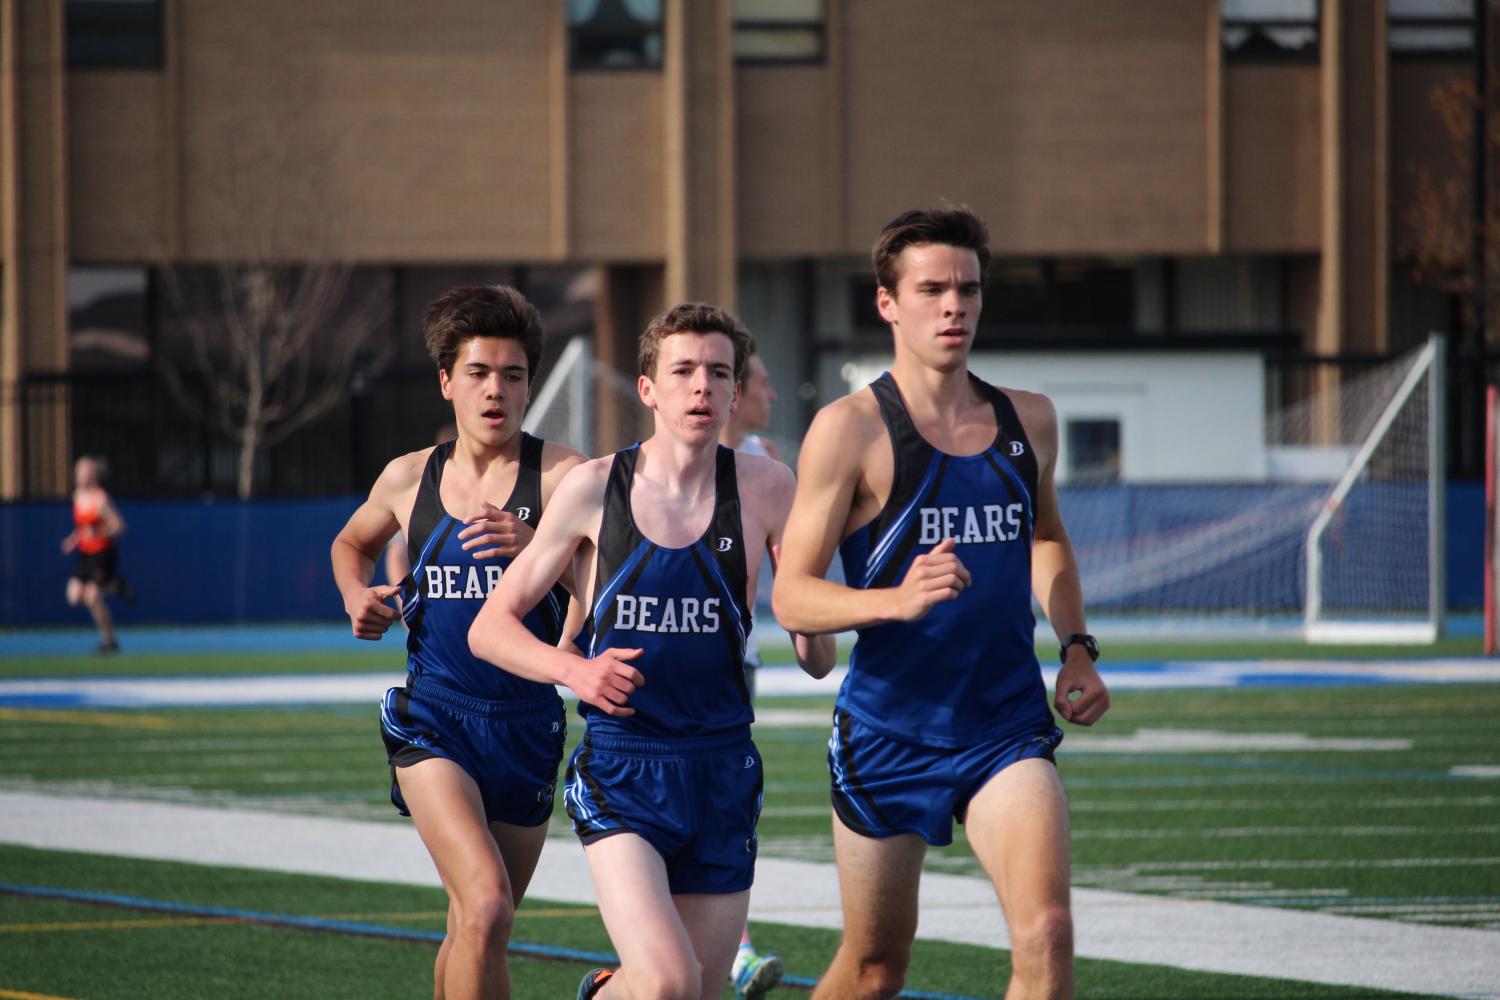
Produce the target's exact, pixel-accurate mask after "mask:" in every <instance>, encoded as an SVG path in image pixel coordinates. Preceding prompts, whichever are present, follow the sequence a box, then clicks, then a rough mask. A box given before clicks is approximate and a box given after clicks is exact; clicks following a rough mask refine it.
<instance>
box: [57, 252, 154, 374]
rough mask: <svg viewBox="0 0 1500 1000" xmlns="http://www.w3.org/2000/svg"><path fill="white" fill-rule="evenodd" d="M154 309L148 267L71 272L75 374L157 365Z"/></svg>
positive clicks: (70, 328) (70, 340)
mask: <svg viewBox="0 0 1500 1000" xmlns="http://www.w3.org/2000/svg"><path fill="white" fill-rule="evenodd" d="M151 304H152V299H151V282H150V277H149V273H148V272H147V270H146V269H145V268H144V267H83V266H77V267H73V268H72V269H71V270H69V272H68V356H69V366H70V367H71V368H72V369H73V370H74V371H101V370H120V369H127V368H142V367H144V366H145V365H146V364H147V363H148V362H149V361H150V360H151Z"/></svg>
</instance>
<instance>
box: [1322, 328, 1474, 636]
mask: <svg viewBox="0 0 1500 1000" xmlns="http://www.w3.org/2000/svg"><path fill="white" fill-rule="evenodd" d="M1445 361H1446V354H1445V344H1444V340H1443V338H1442V337H1441V336H1438V335H1433V336H1431V337H1429V338H1428V341H1427V343H1426V344H1425V345H1424V346H1423V347H1422V348H1421V349H1420V350H1419V351H1418V352H1417V353H1416V355H1415V357H1414V358H1412V359H1411V361H1410V363H1409V366H1408V367H1407V369H1406V371H1405V373H1404V375H1403V376H1402V378H1401V380H1400V382H1399V383H1398V384H1397V386H1396V388H1395V391H1394V392H1392V393H1391V396H1390V398H1389V400H1388V401H1387V402H1386V404H1385V406H1384V408H1383V409H1382V410H1381V412H1380V414H1379V416H1378V417H1377V418H1376V420H1375V422H1374V424H1373V426H1372V427H1371V428H1370V430H1369V432H1368V433H1367V434H1366V435H1365V437H1364V440H1363V441H1361V442H1360V444H1359V447H1358V449H1357V450H1356V451H1355V452H1354V455H1353V457H1352V458H1351V459H1350V461H1349V464H1348V466H1347V467H1346V468H1345V469H1344V471H1343V474H1342V475H1341V476H1340V477H1339V479H1338V481H1337V482H1336V483H1335V484H1334V486H1333V489H1332V490H1331V491H1330V492H1329V493H1328V496H1327V498H1326V499H1325V500H1324V501H1323V504H1322V506H1321V509H1320V510H1319V511H1318V514H1317V516H1316V517H1315V518H1314V519H1313V522H1312V524H1311V525H1310V526H1309V528H1308V531H1307V536H1306V542H1305V550H1306V557H1305V565H1306V589H1305V593H1306V597H1305V602H1304V614H1303V634H1304V636H1305V638H1306V639H1307V641H1308V642H1313V643H1350V642H1370V643H1431V642H1435V641H1436V640H1437V639H1438V638H1440V637H1441V636H1442V634H1443V619H1444V616H1445V613H1446V605H1447V593H1446V582H1445V576H1446V565H1445V558H1444V539H1445V537H1446V528H1445V524H1444V508H1445V503H1446V498H1445V491H1444V479H1443V456H1444V440H1445V437H1444V423H1443V420H1444V411H1445V406H1444V403H1445V399H1444V372H1445V370H1446V363H1445ZM1423 494H1425V495H1423ZM1341 522H1342V523H1343V524H1344V525H1345V526H1348V525H1350V524H1358V525H1359V526H1360V527H1359V529H1358V530H1349V531H1348V532H1347V534H1348V535H1349V536H1350V537H1348V538H1347V539H1344V540H1343V541H1344V542H1345V544H1344V545H1343V546H1342V547H1341V550H1340V551H1339V553H1338V554H1337V555H1336V556H1331V555H1330V551H1329V550H1330V546H1331V543H1330V535H1331V529H1332V528H1333V526H1334V525H1336V524H1340V523H1341ZM1417 525H1424V526H1425V532H1423V534H1424V535H1425V542H1426V544H1425V552H1422V553H1419V552H1417V551H1415V550H1412V549H1411V547H1410V545H1409V540H1408V551H1407V552H1405V553H1404V554H1401V555H1395V558H1394V560H1392V559H1391V557H1392V556H1393V555H1394V552H1395V541H1394V540H1395V539H1396V538H1398V537H1400V536H1401V535H1403V534H1406V533H1409V532H1410V531H1411V529H1412V528H1414V527H1416V526H1417ZM1382 556H1384V557H1385V562H1384V563H1383V564H1382V565H1381V566H1380V568H1379V569H1380V570H1381V571H1383V574H1382V572H1379V571H1377V572H1372V569H1373V568H1374V567H1375V564H1376V563H1377V562H1380V561H1381V560H1382ZM1397 574H1399V580H1400V585H1396V586H1389V585H1388V586H1385V587H1380V586H1370V585H1367V583H1370V582H1371V581H1370V580H1369V579H1367V578H1375V577H1379V576H1381V575H1384V576H1385V577H1386V579H1387V580H1388V581H1390V580H1392V579H1394V578H1396V575H1397ZM1417 578H1421V579H1420V580H1418V579H1417ZM1417 582H1424V583H1425V587H1419V586H1413V585H1412V584H1413V583H1417ZM1422 591H1425V594H1423V593H1422ZM1423 597H1425V600H1422V598H1423Z"/></svg>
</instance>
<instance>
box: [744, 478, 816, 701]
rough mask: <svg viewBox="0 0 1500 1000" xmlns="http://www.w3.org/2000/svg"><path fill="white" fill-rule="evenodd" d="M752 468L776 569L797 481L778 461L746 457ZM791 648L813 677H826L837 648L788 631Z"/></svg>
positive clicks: (755, 495) (755, 493)
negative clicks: (790, 638)
mask: <svg viewBox="0 0 1500 1000" xmlns="http://www.w3.org/2000/svg"><path fill="white" fill-rule="evenodd" d="M747 458H748V459H753V461H752V462H749V463H748V464H750V465H751V466H752V468H753V469H754V472H755V476H754V478H753V480H752V482H750V483H749V485H750V487H751V491H750V498H751V502H753V503H756V504H757V505H758V506H760V507H761V508H762V509H761V510H760V511H759V513H760V514H761V517H762V519H763V523H764V524H765V526H766V551H767V552H769V553H770V555H771V572H772V574H773V575H774V574H775V573H776V572H777V566H778V565H779V564H780V562H781V544H782V533H783V532H784V531H785V530H786V519H787V514H789V513H790V512H791V507H792V498H793V496H794V495H795V494H796V490H797V480H796V478H795V477H794V476H793V475H792V470H791V469H790V468H788V467H787V466H786V465H784V464H782V463H781V462H780V461H777V460H766V459H760V458H756V457H755V456H747ZM789 634H790V635H791V637H792V650H793V652H794V653H795V654H796V656H797V666H799V667H801V668H802V669H803V671H804V672H806V673H807V674H809V675H810V676H812V677H817V678H823V677H827V676H828V673H829V671H831V670H832V669H833V664H834V660H835V657H836V655H837V650H836V648H835V643H834V637H833V636H832V635H831V634H825V635H808V634H806V633H803V632H791V633H789Z"/></svg>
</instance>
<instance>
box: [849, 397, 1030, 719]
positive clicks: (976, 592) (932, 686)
mask: <svg viewBox="0 0 1500 1000" xmlns="http://www.w3.org/2000/svg"><path fill="white" fill-rule="evenodd" d="M970 378H971V380H972V385H973V386H974V388H975V389H976V391H978V392H979V393H980V394H981V396H982V397H984V398H986V399H988V400H989V402H990V405H991V406H992V407H993V408H994V411H995V424H996V428H997V430H996V434H995V440H994V441H993V443H991V444H990V446H989V447H987V448H986V449H985V450H984V451H982V452H980V453H979V454H977V455H949V454H946V453H944V452H941V451H938V450H937V449H936V448H934V447H933V446H932V445H931V444H929V443H928V442H927V441H926V440H925V439H924V438H923V437H922V436H921V434H919V433H918V432H917V428H916V425H915V424H913V423H912V419H911V416H910V414H909V413H908V412H907V409H906V405H905V403H904V402H903V401H902V399H901V393H900V391H899V390H898V389H897V387H896V382H895V380H894V379H893V378H892V377H891V375H890V373H889V372H886V373H885V374H883V375H881V376H880V378H879V379H877V380H876V381H875V382H874V383H873V384H872V385H871V389H872V390H873V391H874V393H875V399H876V400H877V401H878V403H879V404H880V413H881V416H882V418H883V419H884V421H885V425H886V428H887V430H888V431H889V433H890V437H891V444H892V447H893V448H894V450H895V474H894V476H893V479H892V484H891V496H890V499H889V500H888V501H887V502H886V504H885V506H884V507H883V508H882V509H881V511H880V513H879V514H878V515H877V516H876V517H875V519H874V520H873V521H871V522H870V523H869V524H868V525H865V526H864V527H862V528H860V529H859V530H857V531H855V532H854V533H853V534H852V535H850V536H849V537H848V538H846V539H845V540H844V541H843V542H842V544H840V546H839V555H840V557H841V558H842V560H843V567H844V577H845V580H846V581H847V582H848V584H849V586H851V587H858V588H862V589H868V588H874V587H895V586H899V585H900V583H901V581H902V580H903V579H904V578H905V576H906V572H907V570H908V569H909V568H910V566H911V563H912V560H913V559H915V558H916V557H917V556H919V555H922V554H923V553H926V552H928V551H930V550H931V549H932V548H933V547H934V546H935V545H937V544H938V543H939V542H940V541H942V540H943V539H944V538H952V539H954V541H955V542H956V543H957V547H956V549H955V554H956V555H957V556H958V558H959V559H960V560H961V561H962V562H963V564H964V566H965V567H967V569H968V570H969V573H970V574H971V575H972V577H973V582H972V584H971V585H970V586H969V587H968V588H966V589H965V590H964V591H963V592H962V593H960V594H959V595H958V597H957V598H955V599H953V600H950V601H944V602H941V603H939V604H937V605H935V606H934V607H933V608H932V609H931V610H930V611H929V612H928V613H927V615H926V616H925V617H923V618H922V619H921V620H920V621H916V622H894V623H889V624H883V625H875V626H871V627H869V628H863V629H860V630H859V638H858V640H857V642H856V643H855V646H854V651H853V654H852V655H851V657H850V663H849V666H850V669H849V674H848V676H847V677H846V678H845V681H844V685H843V688H842V689H841V690H840V691H839V698H838V705H839V707H840V708H841V709H843V710H845V711H846V712H848V713H849V714H850V715H852V716H854V717H855V718H857V719H859V720H860V721H861V722H864V723H865V724H866V725H868V726H871V727H872V728H874V729H876V730H877V731H879V732H882V733H884V734H885V735H887V736H890V737H893V738H895V739H900V740H905V741H908V742H912V743H919V744H923V745H927V746H936V747H962V746H969V745H973V744H975V743H978V742H981V741H983V740H987V739H992V738H995V737H1002V736H1006V735H1009V734H1012V733H1019V732H1022V731H1025V730H1028V729H1035V728H1036V727H1037V726H1040V725H1047V724H1050V723H1051V710H1050V708H1049V707H1048V704H1047V692H1046V688H1045V686H1044V684H1043V682H1042V677H1041V669H1040V667H1039V666H1038V664H1037V660H1036V648H1035V631H1036V619H1035V617H1034V615H1033V614H1032V610H1031V543H1032V531H1033V527H1034V524H1035V520H1036V489H1037V475H1038V469H1037V461H1036V456H1035V454H1034V453H1033V451H1032V448H1031V442H1030V441H1029V440H1027V437H1026V432H1025V430H1024V428H1023V427H1022V426H1021V420H1020V417H1019V416H1018V415H1017V414H1016V409H1015V406H1014V405H1013V404H1012V403H1011V401H1010V398H1009V397H1008V396H1006V395H1005V393H1003V392H1001V391H1000V390H999V389H996V388H995V387H994V386H991V385H989V384H987V383H985V382H982V381H980V380H979V379H978V378H974V377H973V376H972V375H971V376H970Z"/></svg>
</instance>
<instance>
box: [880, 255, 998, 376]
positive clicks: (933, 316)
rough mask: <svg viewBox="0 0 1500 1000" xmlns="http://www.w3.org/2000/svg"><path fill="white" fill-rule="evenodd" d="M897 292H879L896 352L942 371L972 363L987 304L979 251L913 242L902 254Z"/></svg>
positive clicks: (882, 313)
mask: <svg viewBox="0 0 1500 1000" xmlns="http://www.w3.org/2000/svg"><path fill="white" fill-rule="evenodd" d="M898 264H899V268H900V269H899V272H898V273H899V274H900V275H901V277H900V279H899V280H898V281H897V282H896V289H895V291H894V292H893V291H891V290H890V289H888V288H884V287H882V288H879V289H878V290H877V291H876V293H875V301H876V305H877V306H878V307H879V309H880V315H881V318H882V319H884V320H885V321H886V322H887V323H889V324H890V325H891V332H892V333H893V334H894V335H895V342H896V353H897V355H898V356H900V355H902V354H909V355H912V356H915V357H916V358H917V359H918V360H919V361H921V362H922V363H923V364H925V365H927V366H928V367H931V368H936V369H938V370H939V371H951V370H954V369H956V368H961V367H963V366H964V365H966V364H967V363H968V358H969V349H970V348H971V347H973V346H974V330H975V329H976V328H977V327H978V325H979V309H980V307H981V306H982V305H983V296H982V294H981V293H982V284H981V281H980V273H979V255H978V254H976V253H975V252H974V251H973V250H966V249H964V248H962V247H954V246H948V245H946V244H942V243H924V244H919V245H916V246H909V247H907V248H906V249H905V250H902V251H901V256H900V257H899V258H898Z"/></svg>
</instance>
